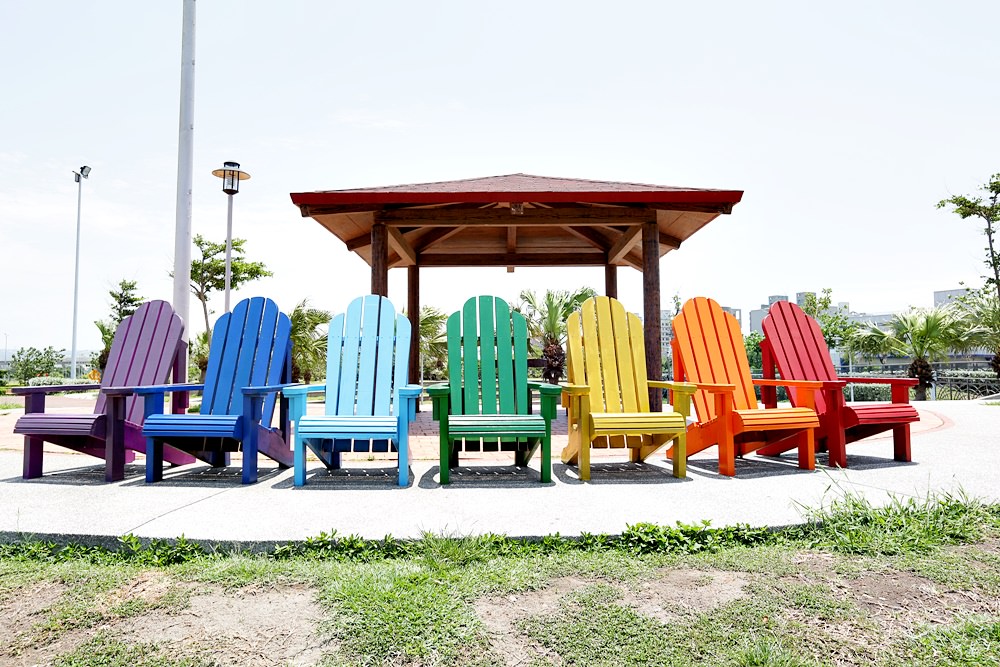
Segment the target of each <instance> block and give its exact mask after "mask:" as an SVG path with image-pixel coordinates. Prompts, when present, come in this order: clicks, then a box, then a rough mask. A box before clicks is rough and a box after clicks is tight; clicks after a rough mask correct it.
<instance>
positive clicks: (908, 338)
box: [850, 305, 981, 401]
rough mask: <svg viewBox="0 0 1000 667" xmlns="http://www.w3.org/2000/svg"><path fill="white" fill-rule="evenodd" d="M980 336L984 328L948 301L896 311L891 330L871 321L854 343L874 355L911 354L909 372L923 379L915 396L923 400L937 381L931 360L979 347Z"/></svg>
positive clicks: (852, 347) (862, 351) (941, 359)
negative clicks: (933, 306)
mask: <svg viewBox="0 0 1000 667" xmlns="http://www.w3.org/2000/svg"><path fill="white" fill-rule="evenodd" d="M980 340H981V330H980V329H979V328H978V327H974V326H972V325H970V323H969V321H968V320H967V318H965V317H963V313H962V312H960V311H959V310H958V309H957V308H955V307H954V306H951V305H948V306H939V307H936V308H930V309H925V308H916V309H913V310H910V311H909V312H907V313H901V314H898V315H894V316H893V318H892V320H890V321H889V330H888V331H883V330H881V329H879V328H878V327H877V326H875V325H874V324H871V323H869V324H868V325H866V326H864V327H862V328H861V329H860V330H859V331H858V332H857V333H855V334H854V336H853V337H852V339H851V341H850V347H851V349H854V350H857V351H858V352H861V353H862V354H868V355H871V356H878V357H882V356H885V355H888V354H897V355H900V356H904V357H909V358H910V359H911V360H912V361H911V362H910V366H909V368H908V369H907V375H908V376H909V377H911V378H916V379H917V380H918V382H919V384H917V386H916V389H915V392H914V398H915V399H916V400H918V401H923V400H926V399H927V388H928V387H930V386H931V384H933V382H934V369H933V368H932V367H931V362H934V361H943V360H944V359H946V358H947V356H948V353H949V352H951V351H953V350H954V351H964V350H968V349H970V348H972V347H975V346H976V345H977V344H978V343H979V341H980Z"/></svg>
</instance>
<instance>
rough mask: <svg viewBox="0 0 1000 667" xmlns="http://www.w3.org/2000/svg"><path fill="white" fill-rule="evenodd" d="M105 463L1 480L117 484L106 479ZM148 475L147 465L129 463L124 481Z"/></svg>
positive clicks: (30, 482) (85, 484)
mask: <svg viewBox="0 0 1000 667" xmlns="http://www.w3.org/2000/svg"><path fill="white" fill-rule="evenodd" d="M104 470H105V468H104V463H95V464H94V465H87V466H78V467H76V468H63V469H62V470H55V471H52V472H46V473H45V474H43V475H42V476H41V477H35V478H33V479H24V478H23V477H22V476H21V475H18V476H16V477H8V478H7V479H4V480H0V483H5V484H9V483H18V482H23V483H26V484H65V485H69V484H73V485H76V486H105V485H107V484H116V483H117V482H105V481H104ZM145 475H146V467H145V466H144V465H142V464H141V463H139V464H136V463H129V464H126V465H125V478H124V480H123V481H124V482H126V483H128V482H130V481H131V480H136V479H139V480H142V479H144V478H145Z"/></svg>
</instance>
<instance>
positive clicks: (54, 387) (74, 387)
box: [10, 384, 101, 396]
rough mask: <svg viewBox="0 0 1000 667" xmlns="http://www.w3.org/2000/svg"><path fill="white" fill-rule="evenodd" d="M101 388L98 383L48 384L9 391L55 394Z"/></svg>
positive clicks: (24, 393)
mask: <svg viewBox="0 0 1000 667" xmlns="http://www.w3.org/2000/svg"><path fill="white" fill-rule="evenodd" d="M100 388H101V385H99V384H50V385H47V386H41V387H11V388H10V392H11V393H12V394H14V395H15V396H25V395H28V394H56V393H62V392H71V391H96V390H99V389H100Z"/></svg>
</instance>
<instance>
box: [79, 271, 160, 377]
mask: <svg viewBox="0 0 1000 667" xmlns="http://www.w3.org/2000/svg"><path fill="white" fill-rule="evenodd" d="M138 290H139V283H138V281H135V280H125V279H124V278H122V279H121V280H120V281H118V289H117V290H116V289H115V288H111V290H109V291H108V294H109V295H110V296H111V316H110V317H109V318H108V319H106V320H97V321H96V322H94V325H95V326H96V327H97V330H98V331H100V332H101V341H102V342H103V343H104V347H103V348H102V349H101V351H100V352H98V353H96V354H95V355H94V356H93V357H92V358H91V360H90V363H91V365H92V366H93V367H94V368H97V369H100V370H101V372H102V373H103V372H104V367H105V366H107V365H108V355H110V354H111V344H112V343H113V342H114V340H115V332H116V331H117V330H118V325H119V324H121V323H122V320H124V319H125V318H126V317H128V316H129V315H132V314H133V313H134V312H135V311H136V310H138V309H139V306H141V305H142V302H143V301H145V300H146V299H145V298H144V297H142V296H140V295H139V293H138Z"/></svg>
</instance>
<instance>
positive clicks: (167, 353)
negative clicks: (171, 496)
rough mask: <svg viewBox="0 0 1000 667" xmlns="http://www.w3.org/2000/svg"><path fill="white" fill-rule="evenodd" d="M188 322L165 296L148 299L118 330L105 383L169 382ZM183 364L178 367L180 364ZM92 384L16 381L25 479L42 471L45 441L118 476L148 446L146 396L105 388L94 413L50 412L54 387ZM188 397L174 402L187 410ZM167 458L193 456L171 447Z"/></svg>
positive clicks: (187, 460) (179, 459)
mask: <svg viewBox="0 0 1000 667" xmlns="http://www.w3.org/2000/svg"><path fill="white" fill-rule="evenodd" d="M183 333H184V323H183V322H181V318H180V317H179V316H178V315H177V314H176V313H174V311H173V309H172V308H171V307H170V304H169V303H167V302H166V301H147V302H146V303H144V304H142V305H141V306H139V307H138V308H137V309H136V311H135V313H133V314H132V315H129V316H128V317H126V318H125V319H124V320H122V321H121V324H119V325H118V328H117V330H116V331H115V337H114V341H113V342H112V343H111V350H110V353H109V354H108V363H107V366H106V368H105V369H104V376H103V378H102V385H103V386H105V387H109V386H114V385H138V384H151V383H159V382H166V380H167V378H168V376H169V375H170V372H171V370H173V372H174V376H175V377H176V376H177V375H179V374H180V373H181V372H183V365H182V364H183V363H184V355H183V354H179V352H180V351H181V350H183V346H184V342H183V341H182V340H181V338H182V334H183ZM179 364H180V366H179V367H178V365H179ZM93 389H95V387H94V385H92V384H78V385H59V386H48V387H14V388H13V393H14V394H17V395H23V396H24V397H25V402H24V412H25V414H24V416H22V417H21V418H20V419H18V420H17V423H16V424H14V433H19V434H22V435H24V468H23V476H24V479H32V478H34V477H40V476H41V475H42V454H43V449H42V448H43V444H42V443H43V442H51V443H53V444H56V445H60V446H62V447H66V448H68V449H72V450H74V451H78V452H83V453H85V454H90V455H92V456H96V457H99V458H103V459H104V461H105V469H104V479H105V480H107V481H109V482H113V481H117V480H120V479H123V478H124V477H125V463H127V462H128V463H131V462H132V461H133V460H134V459H135V452H143V453H145V451H146V440H145V439H144V438H143V437H142V422H143V412H142V401H140V400H138V399H136V398H135V397H134V396H128V395H121V396H119V397H118V398H116V399H112V400H108V398H107V397H106V396H105V395H104V394H103V393H102V394H100V395H98V397H97V405H96V406H94V411H93V412H92V413H89V414H66V413H47V412H45V396H46V395H47V394H51V393H53V392H67V391H89V390H93ZM186 406H187V402H186V401H184V400H179V401H174V402H173V406H172V408H173V409H174V410H178V411H183V410H184V408H185V407H186ZM164 458H166V459H167V460H168V461H170V462H171V463H176V464H184V463H191V462H193V461H194V457H192V456H191V455H189V454H185V453H184V452H180V451H177V450H175V449H173V448H169V449H167V450H166V451H165V452H164Z"/></svg>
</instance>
